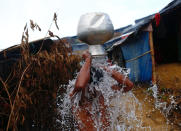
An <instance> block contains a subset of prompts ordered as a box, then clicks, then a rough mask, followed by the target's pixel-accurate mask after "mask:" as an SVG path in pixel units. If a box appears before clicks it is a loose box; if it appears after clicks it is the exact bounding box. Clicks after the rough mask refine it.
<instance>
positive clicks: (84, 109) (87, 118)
mask: <svg viewBox="0 0 181 131" xmlns="http://www.w3.org/2000/svg"><path fill="white" fill-rule="evenodd" d="M83 58H84V59H85V63H84V65H83V66H82V68H81V70H80V72H79V74H78V77H77V80H76V83H75V88H74V90H73V92H72V93H71V94H70V97H72V96H73V95H74V94H76V93H77V92H79V91H82V96H81V101H80V104H79V109H78V110H76V111H74V110H75V107H74V106H73V107H72V110H73V114H74V116H75V118H76V119H77V121H80V122H81V123H78V126H79V129H80V130H81V131H96V130H97V129H96V126H95V124H94V120H93V118H95V119H98V118H97V116H96V114H95V116H93V115H92V114H90V113H89V111H90V110H91V108H92V102H91V101H89V100H87V98H86V97H85V95H84V93H85V88H88V87H87V85H88V83H89V81H90V68H91V61H92V60H91V55H90V53H89V52H85V53H84V54H83ZM102 68H103V69H104V70H105V71H107V72H109V73H110V74H111V76H112V78H114V79H115V80H116V81H117V82H118V83H120V84H123V83H124V85H125V86H126V87H124V89H123V92H127V91H129V90H131V89H132V88H133V83H132V82H131V81H130V80H129V79H128V78H125V76H124V75H122V74H121V73H119V72H117V71H115V70H110V69H109V68H108V67H102ZM111 88H112V89H113V90H120V89H121V88H122V87H121V86H118V85H113V86H112V87H111ZM95 97H96V96H95ZM98 97H99V98H98V100H99V111H98V112H99V113H100V114H101V118H100V120H101V123H102V129H103V130H107V129H108V127H109V121H108V119H107V114H106V108H107V107H106V105H105V104H104V97H103V96H102V95H99V96H98Z"/></svg>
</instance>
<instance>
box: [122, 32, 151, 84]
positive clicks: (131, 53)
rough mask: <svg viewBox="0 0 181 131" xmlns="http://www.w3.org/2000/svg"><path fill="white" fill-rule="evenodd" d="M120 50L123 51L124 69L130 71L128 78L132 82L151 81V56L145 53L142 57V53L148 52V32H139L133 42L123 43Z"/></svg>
mask: <svg viewBox="0 0 181 131" xmlns="http://www.w3.org/2000/svg"><path fill="white" fill-rule="evenodd" d="M121 48H122V51H123V56H124V59H125V61H127V62H126V68H130V69H131V73H130V75H129V78H130V79H131V80H132V81H133V82H149V81H151V79H152V60H151V54H150V53H147V54H145V55H144V53H146V52H148V51H150V46H149V32H141V33H140V34H138V35H137V36H136V38H134V39H133V40H131V41H129V42H127V43H124V44H123V45H122V46H121ZM134 58H137V59H134ZM131 59H132V60H131ZM129 60H130V61H129Z"/></svg>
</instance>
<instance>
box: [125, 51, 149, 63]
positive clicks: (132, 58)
mask: <svg viewBox="0 0 181 131" xmlns="http://www.w3.org/2000/svg"><path fill="white" fill-rule="evenodd" d="M150 52H151V50H150V51H147V52H145V53H143V54H142V55H139V56H137V57H135V58H132V59H129V60H127V61H126V63H127V62H130V61H134V60H136V59H138V58H140V57H142V56H144V55H146V54H148V53H150Z"/></svg>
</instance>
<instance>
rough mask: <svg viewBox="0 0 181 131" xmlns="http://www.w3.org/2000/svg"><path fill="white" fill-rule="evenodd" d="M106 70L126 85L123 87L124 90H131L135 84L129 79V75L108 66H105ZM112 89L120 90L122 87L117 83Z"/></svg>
mask: <svg viewBox="0 0 181 131" xmlns="http://www.w3.org/2000/svg"><path fill="white" fill-rule="evenodd" d="M104 70H106V71H107V72H109V73H111V76H112V77H113V78H114V79H115V80H116V81H117V82H118V83H120V84H124V85H125V86H126V87H124V88H123V91H124V92H128V91H129V90H131V89H132V88H133V86H134V84H133V82H131V81H130V80H129V78H128V77H126V76H124V75H122V74H121V73H119V72H118V71H116V70H110V69H108V68H107V67H104ZM112 89H114V90H120V89H121V87H120V86H117V85H113V86H112Z"/></svg>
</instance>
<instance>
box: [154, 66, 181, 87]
mask: <svg viewBox="0 0 181 131" xmlns="http://www.w3.org/2000/svg"><path fill="white" fill-rule="evenodd" d="M156 74H157V80H158V84H159V86H160V87H162V88H168V89H174V90H181V63H171V64H163V65H159V66H157V67H156Z"/></svg>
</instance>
